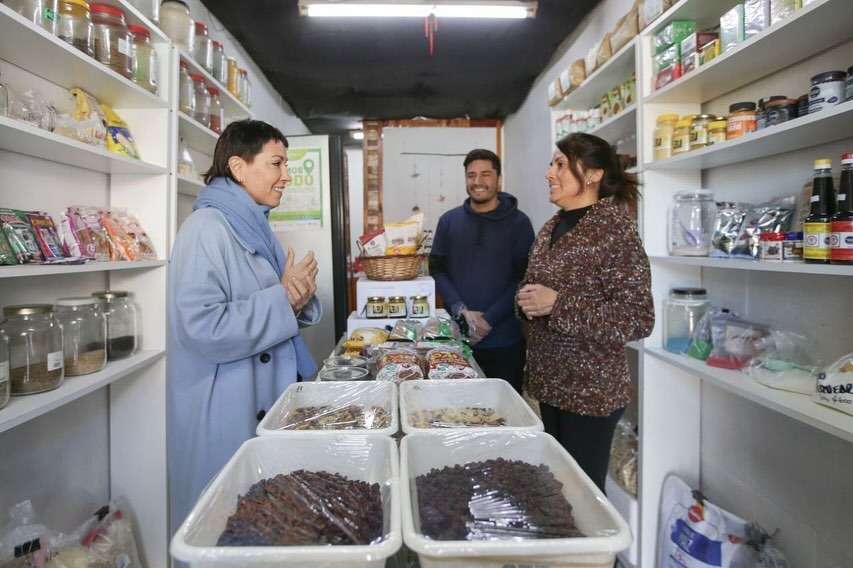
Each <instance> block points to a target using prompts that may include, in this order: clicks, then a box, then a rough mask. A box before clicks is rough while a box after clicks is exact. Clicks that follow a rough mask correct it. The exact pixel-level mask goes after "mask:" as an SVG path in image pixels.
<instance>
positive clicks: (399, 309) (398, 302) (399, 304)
mask: <svg viewBox="0 0 853 568" xmlns="http://www.w3.org/2000/svg"><path fill="white" fill-rule="evenodd" d="M386 309H387V310H388V316H387V317H389V318H404V317H406V298H404V297H403V296H391V297H390V298H388V304H387V307H386Z"/></svg>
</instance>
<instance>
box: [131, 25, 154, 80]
mask: <svg viewBox="0 0 853 568" xmlns="http://www.w3.org/2000/svg"><path fill="white" fill-rule="evenodd" d="M127 29H128V30H129V31H130V35H131V38H132V39H133V44H132V45H131V52H130V54H131V61H132V67H133V82H134V83H136V84H137V85H139V86H140V87H142V88H143V89H145V90H146V91H149V92H151V93H154V94H157V69H158V59H157V51H156V50H155V49H154V46H153V45H151V32H150V31H148V28H146V27H145V26H140V25H138V24H130V25H129V26H127Z"/></svg>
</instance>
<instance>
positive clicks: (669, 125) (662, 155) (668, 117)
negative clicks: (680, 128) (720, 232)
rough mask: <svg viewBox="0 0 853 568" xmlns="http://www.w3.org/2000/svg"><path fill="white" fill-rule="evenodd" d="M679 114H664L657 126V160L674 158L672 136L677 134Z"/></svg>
mask: <svg viewBox="0 0 853 568" xmlns="http://www.w3.org/2000/svg"><path fill="white" fill-rule="evenodd" d="M676 122H678V115H677V114H662V115H660V116H659V117H658V118H657V122H656V125H655V160H666V159H667V158H671V157H672V136H673V134H674V133H675V123H676Z"/></svg>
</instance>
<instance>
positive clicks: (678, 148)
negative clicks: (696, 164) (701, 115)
mask: <svg viewBox="0 0 853 568" xmlns="http://www.w3.org/2000/svg"><path fill="white" fill-rule="evenodd" d="M692 126H693V115H688V116H682V117H681V118H679V119H678V122H676V123H675V132H674V133H673V135H672V155H673V156H677V155H678V154H683V153H685V152H689V151H690V130H691V128H692Z"/></svg>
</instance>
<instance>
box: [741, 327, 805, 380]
mask: <svg viewBox="0 0 853 568" xmlns="http://www.w3.org/2000/svg"><path fill="white" fill-rule="evenodd" d="M763 346H764V347H763V348H762V349H761V350H760V354H759V355H758V356H756V357H755V358H753V359H752V360H751V361H750V362H749V365H748V366H747V367H746V368H745V369H744V370H745V372H746V373H747V374H748V375H749V376H750V377H752V378H753V379H755V380H756V381H758V382H759V383H761V384H762V385H764V386H766V387H770V388H773V389H779V390H784V391H789V392H795V393H799V394H813V393H814V392H815V384H817V378H818V374H819V373H820V369H821V366H820V365H819V364H818V363H817V362H816V361H815V359H814V356H813V355H812V353H813V352H814V345H813V344H812V343H811V342H810V341H809V340H808V339H807V338H805V337H804V336H802V335H799V334H797V333H793V332H790V331H771V332H770V335H769V336H768V337H766V338H765V339H764V341H763Z"/></svg>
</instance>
